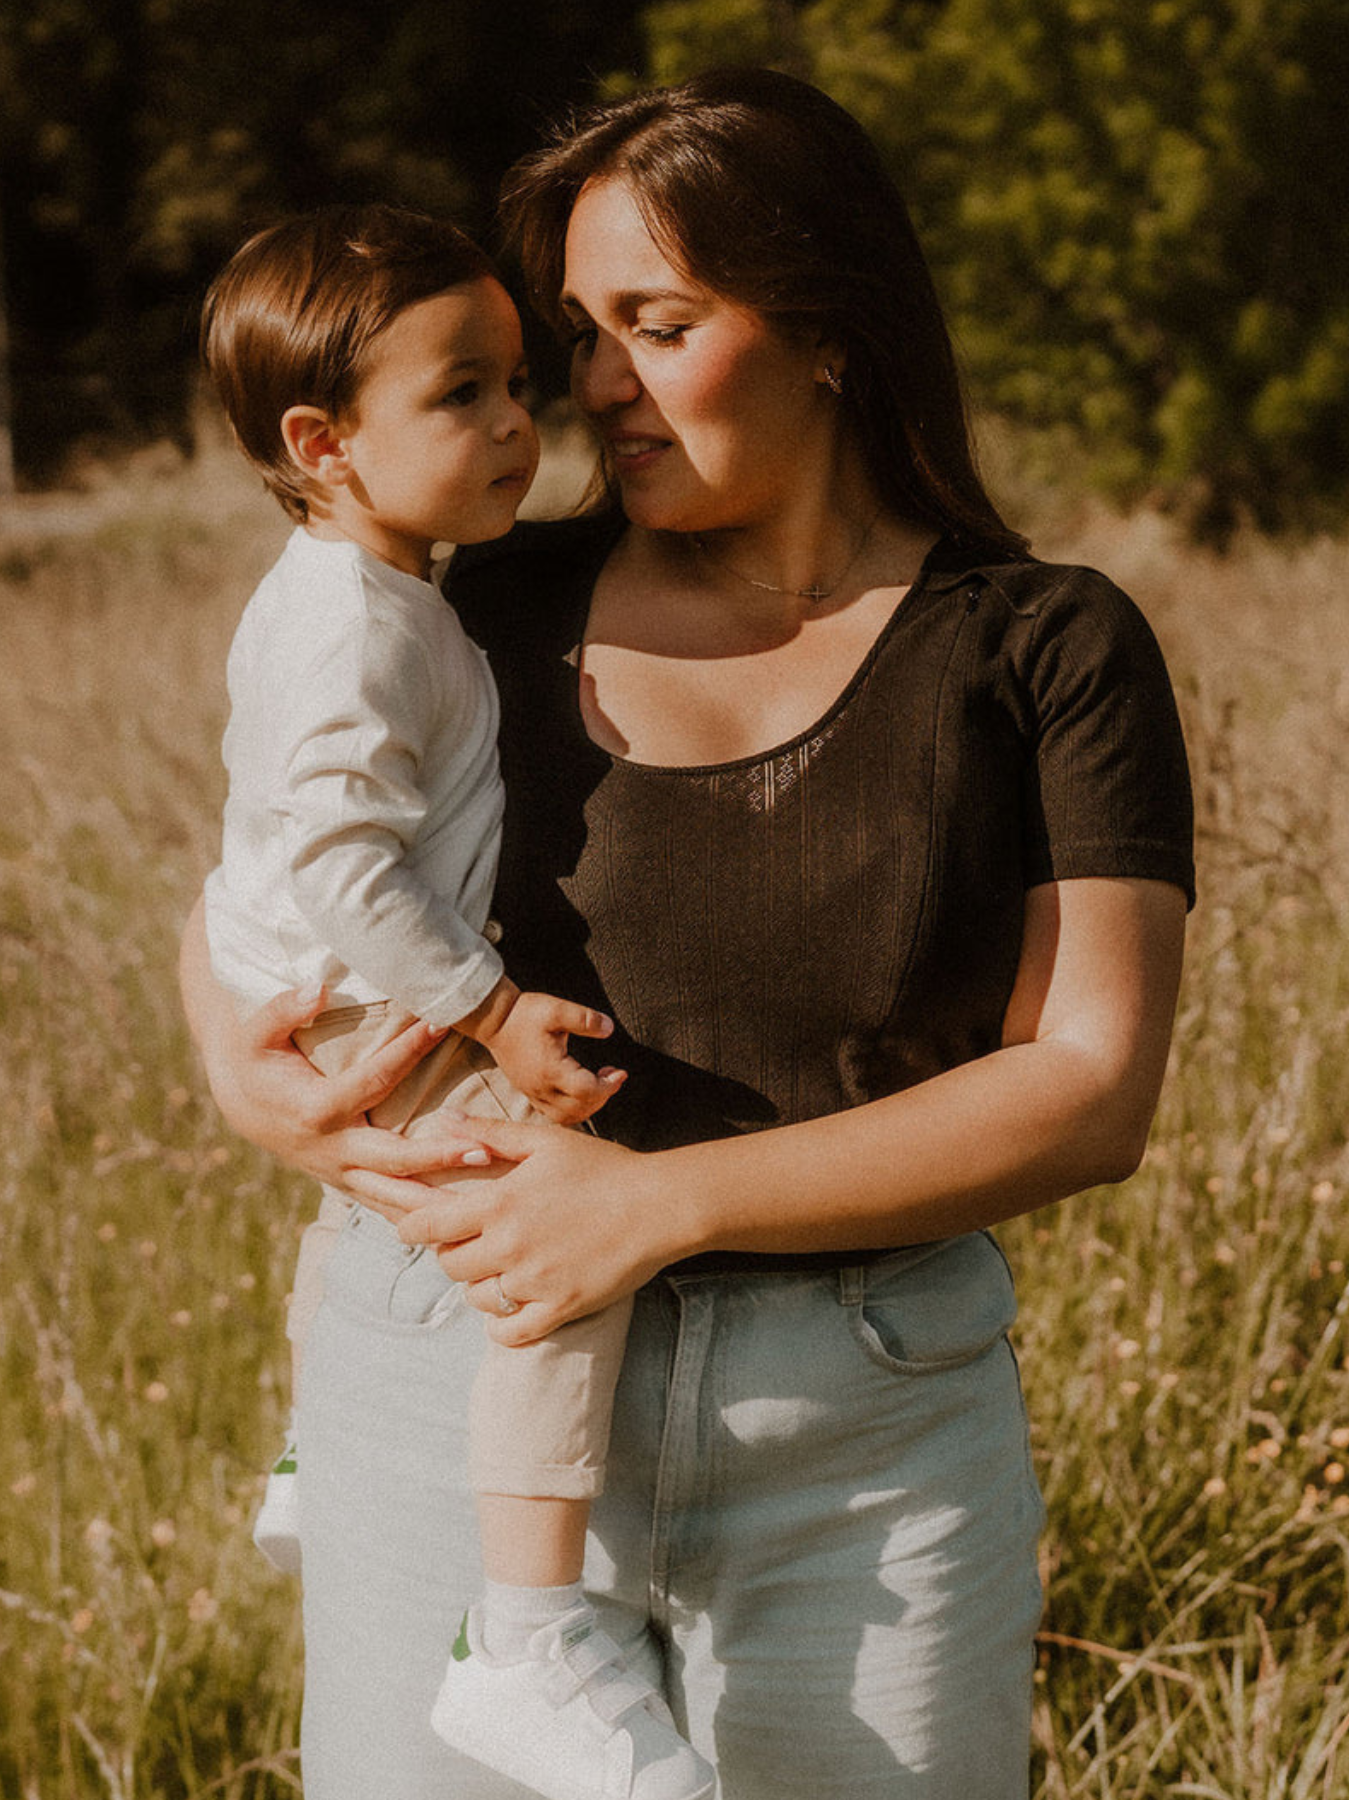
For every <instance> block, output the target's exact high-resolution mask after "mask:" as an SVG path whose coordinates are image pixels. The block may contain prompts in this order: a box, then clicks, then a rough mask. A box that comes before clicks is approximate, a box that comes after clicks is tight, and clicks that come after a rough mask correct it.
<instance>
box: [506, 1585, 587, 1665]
mask: <svg viewBox="0 0 1349 1800" xmlns="http://www.w3.org/2000/svg"><path fill="white" fill-rule="evenodd" d="M589 1604H590V1602H589V1601H588V1600H587V1599H586V1596H585V1589H584V1588H583V1587H582V1586H581V1584H580V1582H579V1581H570V1582H568V1583H567V1584H566V1586H565V1587H512V1586H510V1585H509V1584H508V1583H507V1582H504V1581H489V1582H487V1583H486V1584H485V1585H484V1588H483V1596H482V1609H481V1610H482V1647H483V1649H484V1650H485V1651H486V1652H487V1654H488V1656H489V1657H491V1659H492V1661H493V1662H505V1663H513V1662H523V1661H524V1660H525V1658H526V1657H527V1656H528V1654H529V1640H530V1639H531V1638H532V1637H533V1635H534V1633H535V1632H536V1631H538V1630H539V1629H540V1628H541V1627H542V1626H544V1625H549V1624H551V1623H552V1621H553V1620H554V1619H560V1618H561V1617H562V1615H563V1613H568V1612H571V1611H573V1609H574V1608H576V1607H578V1606H589Z"/></svg>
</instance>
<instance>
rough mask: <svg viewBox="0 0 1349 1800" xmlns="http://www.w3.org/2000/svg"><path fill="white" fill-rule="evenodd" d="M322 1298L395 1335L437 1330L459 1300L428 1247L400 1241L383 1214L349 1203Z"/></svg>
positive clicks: (455, 1288) (460, 1295) (460, 1303)
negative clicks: (346, 1217) (347, 1214)
mask: <svg viewBox="0 0 1349 1800" xmlns="http://www.w3.org/2000/svg"><path fill="white" fill-rule="evenodd" d="M324 1299H325V1301H327V1302H328V1303H329V1304H331V1305H333V1306H336V1307H339V1308H340V1309H341V1310H342V1311H343V1312H345V1313H347V1314H348V1315H349V1316H350V1315H354V1316H356V1317H358V1318H359V1319H360V1320H361V1321H362V1323H364V1324H366V1325H374V1326H377V1327H379V1328H380V1329H381V1330H383V1331H386V1332H392V1333H395V1334H398V1333H403V1334H416V1333H418V1332H423V1331H435V1330H438V1329H439V1328H440V1327H441V1326H443V1325H445V1324H447V1323H448V1322H449V1320H450V1319H451V1318H452V1317H453V1316H454V1315H455V1314H456V1313H457V1312H458V1311H459V1310H460V1308H461V1307H462V1306H463V1305H464V1304H465V1302H464V1299H463V1292H462V1289H460V1288H459V1287H458V1286H457V1285H456V1284H455V1283H454V1282H452V1281H451V1280H450V1279H449V1277H448V1276H447V1275H446V1273H445V1271H444V1270H443V1269H442V1268H441V1266H440V1262H439V1259H438V1258H437V1256H436V1254H435V1251H434V1250H432V1249H431V1248H429V1247H427V1246H423V1245H418V1246H415V1247H414V1246H411V1245H407V1244H404V1243H403V1242H402V1240H401V1239H400V1238H399V1236H398V1233H397V1231H396V1230H395V1229H394V1227H393V1226H392V1225H390V1223H389V1222H388V1220H387V1219H384V1218H381V1217H380V1215H379V1214H378V1213H374V1212H371V1211H369V1210H368V1209H367V1208H365V1207H362V1206H357V1207H356V1208H354V1210H353V1212H352V1215H351V1217H350V1219H349V1220H348V1221H347V1223H346V1225H345V1226H344V1228H343V1230H342V1234H341V1236H340V1237H339V1238H338V1240H337V1243H336V1245H335V1246H334V1249H333V1252H332V1256H331V1258H330V1259H329V1262H328V1267H327V1271H326V1273H325V1278H324Z"/></svg>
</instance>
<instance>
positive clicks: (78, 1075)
mask: <svg viewBox="0 0 1349 1800" xmlns="http://www.w3.org/2000/svg"><path fill="white" fill-rule="evenodd" d="M1042 512H1043V518H1044V543H1043V546H1042V547H1043V548H1044V549H1045V550H1046V551H1047V552H1054V553H1060V554H1070V555H1074V556H1080V557H1082V558H1083V559H1085V560H1089V561H1093V562H1096V563H1097V564H1099V565H1101V566H1104V567H1106V568H1107V569H1108V570H1109V571H1110V572H1111V573H1113V574H1115V575H1116V576H1117V577H1118V578H1120V579H1121V580H1122V581H1123V582H1124V584H1125V585H1126V586H1128V587H1130V588H1131V590H1132V591H1133V592H1134V593H1135V594H1136V595H1137V596H1138V597H1139V598H1140V600H1141V601H1142V602H1143V604H1144V605H1145V607H1146V609H1147V610H1148V612H1149V614H1150V615H1151V616H1152V617H1153V619H1154V622H1155V623H1156V625H1157V627H1158V629H1159V632H1160V634H1161V636H1162V638H1163V641H1164V643H1165V644H1166V646H1167V649H1168V652H1169V654H1170V656H1171V658H1172V663H1173V668H1174V670H1175V673H1176V675H1177V680H1178V685H1179V688H1180V692H1181V696H1182V702H1183V705H1184V709H1185V712H1186V717H1187V724H1188V727H1189V731H1190V738H1191V749H1192V754H1193V759H1194V764H1195V773H1196V778H1197V787H1198V793H1199V799H1200V823H1201V861H1202V882H1203V899H1202V905H1201V907H1200V909H1199V911H1198V913H1197V914H1196V916H1195V920H1194V924H1193V927H1192V934H1191V946H1190V955H1189V967H1188V972H1187V976H1186V983H1185V990H1184V996H1183V1000H1182V1007H1181V1016H1180V1020H1179V1025H1178V1029H1177V1036H1176V1047H1175V1053H1174V1057H1173V1069H1172V1074H1171V1078H1170V1081H1169V1083H1168V1087H1167V1091H1166V1094H1165V1097H1164V1100H1163V1104H1162V1109H1161V1113H1160V1115H1159V1119H1158V1123H1157V1128H1156V1131H1155V1133H1154V1137H1153V1145H1152V1149H1151V1151H1150V1152H1149V1155H1148V1158H1147V1162H1146V1164H1145V1166H1144V1168H1143V1170H1142V1171H1141V1172H1140V1174H1139V1175H1138V1176H1137V1177H1136V1178H1135V1180H1134V1181H1132V1182H1131V1183H1129V1184H1128V1185H1127V1186H1126V1187H1124V1188H1121V1189H1113V1190H1103V1191H1099V1192H1097V1193H1093V1194H1090V1195H1085V1196H1082V1197H1080V1198H1078V1199H1076V1200H1074V1201H1072V1202H1070V1203H1068V1204H1066V1205H1064V1206H1062V1207H1060V1208H1058V1209H1055V1210H1053V1211H1050V1212H1046V1213H1044V1214H1041V1215H1039V1216H1037V1217H1035V1218H1031V1219H1027V1220H1022V1221H1019V1222H1017V1223H1016V1224H1015V1225H1013V1226H1012V1227H1010V1228H1009V1229H1008V1230H1007V1231H1006V1232H1005V1233H1004V1234H1003V1235H1004V1238H1005V1241H1006V1243H1007V1246H1008V1249H1009V1252H1010V1254H1011V1256H1012V1259H1013V1262H1014V1264H1015V1265H1016V1267H1017V1269H1018V1274H1019V1280H1020V1286H1021V1292H1022V1319H1021V1325H1020V1328H1019V1332H1018V1348H1019V1352H1020V1356H1021V1361H1022V1367H1023V1372H1024V1376H1025V1382H1026V1386H1027V1389H1028V1395H1029V1399H1030V1404H1031V1411H1032V1415H1033V1418H1034V1421H1035V1445H1036V1454H1037V1459H1038V1464H1039V1469H1040V1475H1041V1479H1042V1482H1043V1485H1044V1488H1045V1493H1046V1498H1047V1500H1048V1504H1049V1509H1050V1524H1049V1528H1048V1531H1047V1533H1046V1537H1045V1544H1044V1564H1045V1574H1046V1579H1047V1583H1048V1593H1049V1601H1048V1608H1047V1612H1046V1617H1045V1629H1044V1635H1043V1639H1042V1645H1041V1658H1040V1670H1039V1679H1038V1683H1037V1709H1036V1737H1037V1751H1036V1756H1037V1766H1036V1782H1037V1786H1038V1788H1039V1790H1040V1792H1041V1793H1042V1794H1043V1795H1044V1796H1045V1797H1046V1800H1064V1797H1067V1796H1072V1797H1073V1800H1079V1797H1080V1800H1087V1797H1088V1796H1090V1797H1091V1800H1126V1797H1133V1796H1170V1795H1196V1796H1198V1795H1206V1796H1222V1797H1224V1800H1228V1797H1230V1800H1237V1797H1241V1800H1247V1797H1250V1800H1254V1797H1257V1796H1258V1797H1260V1800H1273V1797H1274V1796H1289V1797H1291V1800H1328V1797H1331V1796H1341V1795H1349V1599H1346V1592H1347V1587H1346V1579H1345V1576H1346V1562H1349V1365H1347V1359H1349V1328H1347V1321H1349V1224H1347V1223H1346V1220H1345V1199H1346V1192H1347V1191H1349V1158H1347V1157H1346V1151H1345V1141H1344V1119H1345V1096H1346V1092H1349V1079H1347V1078H1346V1077H1347V1073H1349V1071H1347V1070H1346V1051H1345V1044H1346V1041H1347V1040H1349V939H1347V938H1346V933H1345V929H1344V927H1345V913H1346V904H1345V903H1346V889H1347V888H1349V846H1347V845H1346V842H1345V837H1346V831H1349V822H1347V821H1346V817H1345V811H1346V809H1345V808H1344V806H1343V804H1342V803H1341V804H1340V805H1339V806H1338V807H1337V806H1336V804H1335V800H1334V796H1335V794H1336V788H1337V784H1338V787H1339V791H1340V792H1341V793H1343V792H1344V784H1343V776H1344V772H1345V762H1346V758H1347V756H1349V721H1347V719H1346V711H1347V710H1349V689H1347V687H1346V679H1345V677H1344V675H1343V672H1342V671H1343V670H1344V668H1345V666H1346V662H1347V661H1349V659H1346V657H1345V654H1344V652H1345V648H1346V645H1345V639H1346V624H1345V602H1344V599H1343V595H1344V593H1345V591H1346V586H1347V585H1349V584H1347V582H1346V577H1349V547H1346V546H1344V545H1335V544H1318V545H1312V546H1308V547H1306V548H1304V549H1302V550H1300V551H1289V550H1281V549H1279V548H1277V547H1274V546H1270V545H1265V544H1261V543H1258V542H1254V541H1252V542H1247V543H1244V544H1242V545H1241V546H1239V548H1238V550H1237V551H1236V553H1234V555H1233V556H1232V557H1231V558H1229V559H1228V560H1227V561H1225V562H1220V561H1218V560H1216V559H1214V558H1210V557H1203V556H1199V555H1197V554H1195V553H1193V552H1190V551H1187V550H1185V549H1183V548H1181V547H1178V546H1177V545H1176V544H1174V543H1173V542H1172V541H1171V539H1170V537H1169V535H1168V533H1167V531H1166V529H1165V526H1164V524H1163V523H1162V522H1159V521H1158V520H1156V519H1153V518H1150V517H1140V518H1138V519H1135V520H1132V521H1118V520H1112V519H1110V518H1109V517H1108V516H1106V515H1103V514H1099V513H1077V512H1073V511H1070V510H1068V509H1065V508H1063V507H1062V506H1060V507H1059V509H1058V510H1057V511H1056V512H1053V513H1050V512H1049V511H1048V510H1047V509H1042ZM284 530H285V527H284V524H283V522H282V521H281V520H280V517H279V515H276V516H274V513H273V510H272V509H270V507H269V505H268V504H267V503H264V501H263V500H262V499H261V497H260V496H259V495H258V494H257V492H256V491H255V489H254V488H253V486H252V484H251V483H250V482H249V481H248V480H247V478H246V477H244V476H243V475H241V474H240V473H239V472H238V471H237V470H236V469H235V466H234V464H233V463H232V462H231V461H230V460H228V459H224V458H221V457H219V456H211V457H207V458H205V459H203V461H202V462H201V463H199V464H198V465H196V466H194V467H188V468H181V467H177V466H175V465H167V466H159V465H154V466H151V467H149V468H142V469H139V470H137V469H132V470H131V471H130V472H129V473H128V474H126V475H124V476H123V477H122V478H121V479H120V481H119V483H118V485H117V486H115V487H113V488H110V489H107V490H104V491H102V492H100V493H99V494H96V495H95V496H94V497H93V499H92V500H90V501H89V502H87V503H86V504H85V505H83V506H82V507H80V508H79V509H77V513H76V516H75V517H74V519H73V520H71V519H64V518H63V519H59V520H52V519H49V518H48V517H47V514H46V511H45V509H44V508H42V507H34V508H30V509H28V510H26V511H21V512H18V513H16V514H14V515H13V516H12V517H5V518H3V519H0V597H2V598H3V605H4V618H5V654H4V657H3V658H0V768H3V769H4V804H3V810H2V811H0V1018H2V1019H3V1031H0V1267H2V1268H3V1271H4V1278H3V1282H2V1283H0V1359H3V1378H2V1379H0V1508H2V1511H0V1518H3V1528H2V1530H0V1800H85V1797H86V1796H87V1797H89V1800H93V1797H94V1796H102V1797H109V1800H151V1797H155V1796H162V1797H164V1800H183V1797H187V1796H204V1795H208V1794H210V1795H220V1796H224V1797H226V1800H242V1797H244V1796H249V1797H255V1796H256V1797H258V1800H261V1797H263V1796H267V1797H272V1796H281V1795H286V1794H293V1793H294V1792H296V1791H297V1790H298V1786H299V1776H298V1763H297V1759H296V1754H295V1745H296V1741H297V1737H298V1717H299V1701H300V1644H299V1635H298V1619H297V1596H296V1590H295V1588H294V1587H293V1586H292V1585H291V1584H289V1583H288V1582H286V1581H285V1580H284V1579H283V1578H281V1577H278V1576H274V1575H272V1574H271V1573H270V1572H269V1571H268V1570H267V1568H266V1566H265V1565H264V1564H263V1563H262V1562H261V1559H260V1558H259V1557H258V1556H257V1554H256V1552H255V1551H254V1550H253V1549H252V1546H251V1544H250V1543H249V1541H248V1520H249V1517H250V1514H251V1511H252V1509H253V1507H254V1505H255V1504H256V1501H257V1499H258V1496H259V1494H260V1490H261V1482H262V1471H263V1470H264V1468H265V1467H266V1464H267V1462H268V1461H269V1459H270V1457H271V1455H272V1453H273V1451H274V1448H275V1446H276V1444H277V1441H278V1438H279V1433H280V1430H281V1425H282V1419H283V1415H284V1409H285V1401H286V1395H285V1370H286V1356H285V1348H284V1341H283V1337H282V1311H283V1304H284V1296H285V1293H286V1290H287V1286H288V1283H289V1279H290V1274H291V1269H292V1264H293V1256H294V1250H295V1245H296V1241H297V1237H298V1232H299V1229H300V1226H301V1225H302V1224H303V1222H304V1221H305V1219H306V1218H307V1217H308V1215H309V1212H310V1208H311V1204H312V1202H311V1191H310V1188H309V1185H308V1184H307V1183H306V1182H305V1181H304V1180H303V1179H302V1178H300V1177H298V1176H293V1175H289V1174H285V1173H278V1172H277V1171H276V1170H275V1169H274V1168H273V1167H272V1166H271V1165H270V1164H269V1162H268V1161H267V1159H266V1158H265V1157H263V1156H262V1155H261V1154H260V1153H259V1152H256V1151H253V1150H251V1149H250V1148H248V1147H247V1146H245V1145H242V1144H241V1143H239V1142H238V1141H237V1140H236V1139H234V1138H233V1137H231V1136H230V1135H229V1134H228V1133H227V1132H226V1131H225V1129H224V1128H223V1126H222V1125H221V1124H220V1122H219V1120H218V1118H217V1117H216V1115H215V1113H214V1111H213V1108H212V1106H211V1103H210V1101H209V1098H208V1097H207V1095H206V1093H205V1091H204V1088H203V1084H202V1081H201V1078H200V1074H199V1071H198V1069H197V1067H196V1064H195V1061H194V1058H193V1055H192V1053H191V1050H190V1047H189V1045H188V1042H187V1038H186V1034H185V1031H184V1028H183V1025H182V1022H181V1019H180V1016H179V1012H178V1004H177V997H176V989H175V984H174V974H173V963H174V955H175V950H176V940H177V935H178V931H179V928H180V925H181V921H182V919H183V917H184V916H185V914H186V912H187V909H188V907H189V905H190V904H191V901H192V898H193V897H194V895H195V893H196V891H197V889H198V886H199V884H200V881H201V878H202V876H203V874H204V873H205V871H206V869H207V868H208V867H209V866H210V864H211V862H212V861H213V860H214V855H215V844H216V830H217V826H216V815H217V810H218V807H219V804H220V800H221V796H222V777H221V773H220V768H219V756H218V740H219V732H220V727H221V723H222V712H223V674H222V670H223V659H224V652H225V647H226V644H227V642H228V637H229V633H230V630H231V628H232V625H233V621H234V618H235V616H236V615H237V612H238V609H239V606H240V605H241V603H242V601H243V598H244V597H245V594H246V593H247V591H248V588H249V587H250V585H251V582H252V581H253V579H254V578H255V577H256V575H257V574H258V573H259V572H260V570H261V568H262V567H264V566H265V565H266V563H267V562H268V561H269V560H270V558H271V556H272V555H273V554H274V552H275V549H276V547H277V545H278V543H279V541H280V539H281V537H282V535H283V534H284ZM974 1699H975V1703H977V1697H974Z"/></svg>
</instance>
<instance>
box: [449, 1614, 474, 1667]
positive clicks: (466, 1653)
mask: <svg viewBox="0 0 1349 1800" xmlns="http://www.w3.org/2000/svg"><path fill="white" fill-rule="evenodd" d="M472 1654H473V1651H472V1649H471V1648H470V1647H469V1641H468V1614H467V1613H465V1614H464V1616H463V1619H462V1621H461V1622H460V1625H459V1636H458V1637H457V1638H456V1639H455V1640H454V1646H453V1648H452V1649H451V1651H450V1655H451V1656H452V1657H453V1658H454V1660H455V1661H456V1662H467V1661H468V1659H469V1657H470V1656H472Z"/></svg>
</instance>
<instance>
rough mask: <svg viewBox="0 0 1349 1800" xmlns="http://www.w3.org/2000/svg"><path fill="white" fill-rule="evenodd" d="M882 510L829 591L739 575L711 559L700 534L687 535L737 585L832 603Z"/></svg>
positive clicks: (718, 558) (722, 561)
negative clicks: (735, 581)
mask: <svg viewBox="0 0 1349 1800" xmlns="http://www.w3.org/2000/svg"><path fill="white" fill-rule="evenodd" d="M882 510H883V509H882V508H881V507H879V506H878V507H877V508H876V510H875V512H874V513H873V514H872V515H871V519H870V521H869V523H868V524H867V528H866V530H865V531H864V532H863V533H862V535H861V537H859V538H858V540H857V542H856V544H854V546H853V549H852V554H851V555H850V556H849V558H848V560H847V562H846V563H845V564H844V567H843V571H842V573H841V574H840V575H839V578H838V580H837V581H836V582H835V583H834V584H833V586H832V587H821V586H820V584H819V582H818V581H813V582H812V583H811V584H810V586H809V587H799V588H792V587H778V585H777V584H776V582H772V581H758V580H756V579H755V577H754V576H753V575H744V574H742V573H741V572H740V570H739V569H737V568H736V567H735V565H734V564H733V563H729V562H727V561H726V559H725V558H724V557H721V556H716V555H714V554H713V552H712V551H711V550H709V549H708V547H707V540H706V539H705V538H704V537H703V535H702V533H701V532H698V531H695V532H692V533H691V534H690V535H691V537H692V540H693V547H694V549H695V550H696V551H697V552H698V554H699V555H700V556H705V557H706V558H707V560H708V562H710V563H711V564H712V566H713V567H714V568H717V569H724V570H725V571H726V573H727V574H728V575H734V576H735V578H736V580H737V581H743V582H744V583H745V585H746V587H752V588H758V589H759V591H760V593H763V594H788V595H790V596H791V598H792V599H794V600H812V601H816V602H818V601H820V600H832V599H833V597H834V595H835V594H836V593H837V592H838V591H839V589H840V588H841V587H842V586H843V584H844V582H845V581H846V580H847V579H848V577H849V575H851V574H852V572H853V569H854V567H855V566H856V563H857V559H858V557H859V556H861V554H862V552H863V551H864V550H865V549H866V547H867V545H868V544H869V543H870V542H871V534H872V532H873V531H874V530H875V529H876V521H877V520H878V519H879V518H880V516H881V512H882Z"/></svg>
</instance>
